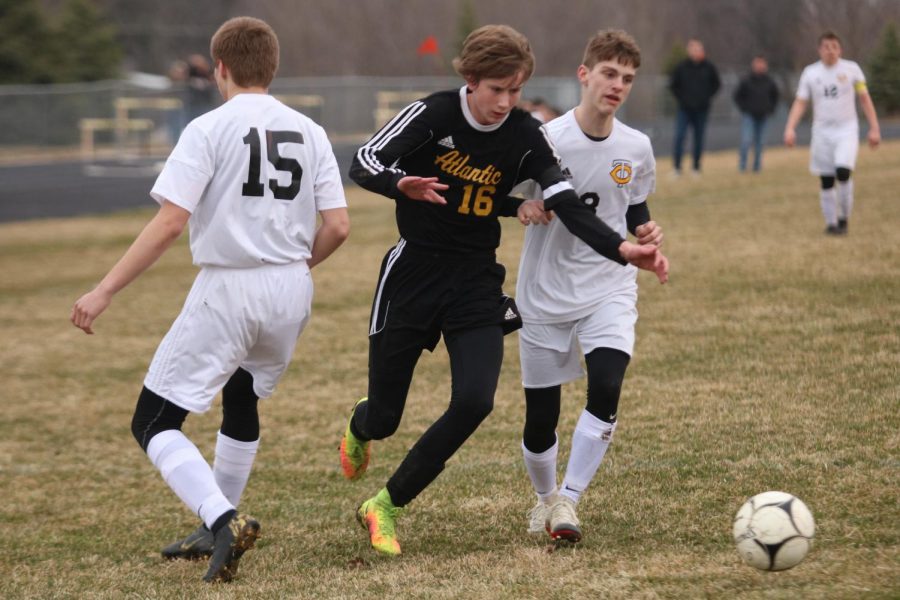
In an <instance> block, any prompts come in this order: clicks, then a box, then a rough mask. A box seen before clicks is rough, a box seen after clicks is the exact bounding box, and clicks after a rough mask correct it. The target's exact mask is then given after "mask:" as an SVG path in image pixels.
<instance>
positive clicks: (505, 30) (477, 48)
mask: <svg viewBox="0 0 900 600" xmlns="http://www.w3.org/2000/svg"><path fill="white" fill-rule="evenodd" d="M453 68H454V69H456V72H457V73H459V74H460V75H462V76H463V77H464V78H465V79H474V80H476V81H480V80H482V79H503V78H506V77H510V76H512V75H515V74H517V73H519V72H522V73H523V74H524V75H525V80H526V81H527V80H528V78H529V77H531V74H532V73H533V72H534V53H533V52H532V51H531V45H530V44H529V43H528V38H526V37H525V36H524V35H522V34H521V33H519V32H518V31H516V30H515V29H513V28H512V27H509V26H508V25H485V26H484V27H479V28H478V29H476V30H475V31H473V32H472V33H470V34H469V35H468V36H467V37H466V39H465V41H464V42H463V47H462V50H460V52H459V56H457V57H456V58H454V59H453Z"/></svg>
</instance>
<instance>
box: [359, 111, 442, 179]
mask: <svg viewBox="0 0 900 600" xmlns="http://www.w3.org/2000/svg"><path fill="white" fill-rule="evenodd" d="M425 108H426V106H425V103H424V102H413V103H412V104H410V105H409V106H407V107H406V108H404V109H403V110H401V111H400V112H399V113H397V114H396V115H395V116H394V118H393V119H391V120H390V121H388V123H387V125H385V126H384V127H382V129H381V131H379V132H378V133H376V134H375V135H374V136H373V137H372V139H370V140H369V141H368V142H366V143H365V145H363V146H362V147H360V149H359V150H358V151H357V153H356V157H357V159H358V160H359V163H360V164H361V165H362V166H363V167H365V169H366V170H367V171H369V172H370V173H371V174H373V175H377V174H379V173H381V172H382V171H385V170H388V169H386V168H385V166H384V165H382V164H381V162H380V161H379V160H378V157H377V156H376V155H375V153H376V152H378V151H379V150H381V149H382V148H384V147H385V146H386V145H387V144H388V142H390V141H391V140H392V139H394V138H395V137H396V136H398V135H399V134H401V133H402V132H403V130H404V129H405V128H406V126H407V125H409V123H410V121H412V120H413V119H415V118H416V117H417V116H419V115H420V114H421V113H422V111H424V110H425Z"/></svg>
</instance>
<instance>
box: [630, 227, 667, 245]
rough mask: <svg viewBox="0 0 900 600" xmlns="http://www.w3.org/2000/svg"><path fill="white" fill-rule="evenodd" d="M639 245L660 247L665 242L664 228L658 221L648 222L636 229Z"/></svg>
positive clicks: (635, 233)
mask: <svg viewBox="0 0 900 600" xmlns="http://www.w3.org/2000/svg"><path fill="white" fill-rule="evenodd" d="M634 235H635V236H636V237H637V243H638V244H640V245H641V246H659V245H661V244H662V241H663V232H662V227H660V226H659V225H657V224H656V221H647V222H646V223H643V224H642V225H638V226H637V227H635V229H634Z"/></svg>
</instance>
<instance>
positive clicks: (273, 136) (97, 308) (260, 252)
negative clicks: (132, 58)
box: [71, 17, 349, 581]
mask: <svg viewBox="0 0 900 600" xmlns="http://www.w3.org/2000/svg"><path fill="white" fill-rule="evenodd" d="M211 53H212V57H213V60H214V61H215V63H216V70H215V76H216V82H217V84H218V87H219V91H220V92H221V93H222V96H223V98H224V99H225V101H226V102H225V104H224V105H222V106H221V107H219V108H217V109H215V110H213V111H211V112H209V113H207V114H205V115H202V116H200V117H198V118H197V119H195V120H194V121H192V122H191V123H190V124H189V125H188V127H187V128H186V129H185V131H184V133H183V134H182V135H181V138H180V139H179V141H178V144H177V145H176V147H175V149H174V150H173V151H172V154H171V155H170V156H169V159H168V160H167V161H166V164H165V167H164V168H163V170H162V172H161V173H160V175H159V177H158V179H157V181H156V184H155V185H154V186H153V189H152V191H151V192H150V194H151V196H152V197H153V198H154V199H155V200H156V201H157V202H158V203H159V204H160V208H159V212H158V213H157V215H156V216H155V217H154V218H153V219H152V220H151V221H150V223H149V224H148V225H147V226H146V227H145V228H144V230H143V231H142V232H141V234H140V235H139V236H138V238H137V239H136V240H135V242H134V243H133V244H132V246H131V247H130V248H129V249H128V251H127V252H126V253H125V255H124V256H123V257H122V258H121V259H120V260H119V262H118V263H116V265H115V266H114V267H113V268H112V269H111V270H110V271H109V273H108V274H107V275H106V277H104V278H103V280H102V281H101V282H100V284H99V285H98V286H97V287H96V288H95V289H94V290H92V291H91V292H89V293H87V294H85V295H84V296H82V297H81V298H80V299H79V300H78V301H77V302H76V303H75V306H74V308H73V309H72V316H71V320H72V323H73V324H74V325H75V326H77V327H79V328H81V329H83V330H84V331H85V332H86V333H89V334H90V333H93V329H92V325H93V322H94V320H95V319H96V318H97V317H98V316H99V315H100V313H102V312H103V311H104V310H105V309H106V308H107V307H108V306H109V304H110V302H111V300H112V297H113V295H114V294H115V293H117V292H118V291H119V290H121V289H122V288H124V287H125V286H126V285H128V284H129V283H130V282H131V281H133V280H134V279H135V278H137V277H138V276H139V275H140V274H141V273H142V272H143V271H144V270H146V269H147V268H148V267H149V266H150V265H152V264H153V263H154V262H155V261H156V260H157V259H158V258H159V257H160V256H161V255H162V254H163V252H165V250H166V249H167V248H168V247H169V246H170V245H171V244H172V242H173V241H174V240H175V239H176V238H177V237H178V236H179V235H180V234H181V232H182V230H183V229H184V226H185V225H186V224H189V226H190V246H191V254H192V256H193V261H194V264H196V265H197V266H199V267H200V273H199V274H198V275H197V279H196V280H195V281H194V285H193V287H192V288H191V291H190V293H189V294H188V297H187V300H186V301H185V304H184V308H183V309H182V312H181V314H180V315H179V316H178V318H177V319H176V320H175V322H174V324H173V325H172V328H171V329H170V330H169V333H168V334H167V335H166V336H165V338H164V339H163V341H162V343H161V344H160V346H159V348H158V349H157V352H156V355H155V356H154V357H153V361H152V363H151V365H150V369H149V372H148V373H147V376H146V378H145V380H144V388H143V390H142V391H141V394H140V396H139V398H138V402H137V407H136V408H135V413H134V418H133V420H132V433H133V434H134V436H135V438H136V439H137V441H138V443H139V444H140V445H141V447H142V448H143V449H144V450H145V451H146V452H147V455H148V456H149V457H150V460H151V461H152V462H153V464H154V465H155V466H156V467H157V468H158V469H159V470H160V472H161V473H162V476H163V478H164V479H165V481H166V483H167V484H168V485H169V487H171V488H172V490H173V491H174V492H175V493H176V494H177V495H178V497H179V498H181V500H182V501H183V502H184V503H185V504H186V505H187V506H188V507H189V508H190V509H191V510H192V511H193V512H194V513H196V514H198V515H199V516H200V518H201V519H202V521H203V525H202V526H201V528H200V529H198V530H197V531H195V532H194V533H192V534H191V535H190V536H188V537H187V538H186V539H185V540H183V541H181V542H177V543H176V544H173V545H172V546H170V547H168V548H166V549H165V550H164V551H163V555H164V556H166V557H168V558H179V557H182V558H195V557H198V556H203V555H210V556H211V559H210V564H209V569H208V571H207V573H206V575H205V576H204V580H206V581H229V580H230V579H232V578H233V576H234V574H235V570H236V569H237V565H238V560H239V559H240V557H241V555H242V554H243V553H244V552H245V551H246V550H248V549H249V548H251V547H252V546H253V544H254V541H255V539H256V536H257V535H258V533H259V523H258V522H257V521H256V520H255V519H253V518H252V517H249V516H247V515H244V514H238V513H237V511H236V508H235V507H236V506H237V505H238V502H239V500H240V496H241V494H242V492H243V490H244V487H245V486H246V484H247V480H248V478H249V476H250V470H251V468H252V466H253V460H254V457H255V455H256V451H257V448H258V446H259V415H258V413H257V400H258V399H259V398H265V397H268V396H270V395H271V394H272V392H273V390H274V388H275V385H276V383H277V382H278V380H279V378H280V377H281V375H282V374H283V373H284V370H285V369H286V368H287V365H288V363H289V361H290V359H291V356H292V355H293V352H294V348H295V346H296V342H297V338H298V336H299V335H300V333H301V331H302V330H303V328H304V326H305V325H306V323H307V321H308V319H309V316H310V308H311V304H312V293H313V285H312V279H311V276H310V272H309V269H310V268H311V267H313V266H314V265H316V264H318V263H319V262H321V261H322V260H324V259H325V258H327V257H328V256H329V255H330V254H331V253H332V252H334V250H336V249H337V248H338V246H340V244H341V243H342V242H343V241H344V240H345V239H346V237H347V235H348V233H349V219H348V215H347V208H346V206H347V204H346V200H345V198H344V192H343V187H342V185H341V180H340V174H339V170H338V166H337V161H336V160H335V158H334V153H333V151H332V149H331V144H330V143H329V141H328V138H327V137H326V136H325V132H324V130H323V129H322V128H321V127H319V126H318V125H316V124H315V123H313V122H312V121H311V120H310V119H308V118H307V117H305V116H303V115H302V114H300V113H298V112H296V111H294V110H292V109H290V108H288V107H287V106H285V105H283V104H281V103H280V102H278V101H277V100H276V99H274V98H272V97H271V96H269V95H268V87H269V84H270V83H271V81H272V79H273V78H274V76H275V71H276V69H277V67H278V38H277V37H276V36H275V32H274V31H272V29H271V28H270V27H269V26H268V25H267V24H266V23H265V22H263V21H260V20H258V19H252V18H249V17H238V18H235V19H231V20H229V21H226V22H225V24H223V25H222V27H220V28H219V30H218V31H217V32H216V33H215V35H214V36H213V38H212V42H211ZM317 215H320V216H321V218H322V223H321V225H319V226H318V228H317V226H316V218H317ZM220 390H221V391H222V412H223V415H222V427H221V429H220V431H219V434H218V439H217V443H216V450H215V462H214V465H213V467H212V468H210V466H209V464H208V463H207V462H206V461H205V460H204V458H203V456H202V455H201V454H200V452H199V450H198V449H197V447H196V446H195V445H194V444H193V443H192V442H191V441H190V440H189V439H188V438H187V437H186V436H185V435H184V434H183V433H182V432H181V426H182V424H183V422H184V420H185V417H186V416H187V414H188V412H195V413H199V412H205V411H207V410H209V408H210V405H211V403H212V400H213V398H214V397H215V395H216V394H218V393H219V391H220Z"/></svg>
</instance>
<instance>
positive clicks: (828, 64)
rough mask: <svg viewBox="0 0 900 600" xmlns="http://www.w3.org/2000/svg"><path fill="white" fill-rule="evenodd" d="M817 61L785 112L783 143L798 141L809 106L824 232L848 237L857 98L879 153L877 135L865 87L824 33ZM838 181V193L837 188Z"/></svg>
mask: <svg viewBox="0 0 900 600" xmlns="http://www.w3.org/2000/svg"><path fill="white" fill-rule="evenodd" d="M819 58H820V59H821V60H820V61H818V62H816V63H813V64H811V65H809V66H807V67H806V68H805V69H803V73H802V74H801V76H800V83H799V84H798V86H797V96H796V98H795V99H794V103H793V105H791V110H790V112H789V113H788V120H787V124H786V125H785V128H784V143H785V144H786V145H787V146H793V145H794V144H795V143H796V141H797V134H796V128H797V123H799V122H800V119H801V117H803V113H804V112H806V107H807V105H808V104H810V103H812V108H813V125H812V142H811V143H810V161H809V170H810V172H812V174H813V175H818V176H819V177H820V180H821V190H820V191H819V201H820V204H821V207H822V215H823V216H824V217H825V225H826V227H825V233H826V234H829V235H843V234H846V233H847V221H848V220H849V218H850V213H851V212H852V210H853V181H852V180H851V179H850V175H851V173H852V172H853V169H854V167H855V166H856V155H857V152H858V151H859V123H858V119H857V116H856V97H857V96H859V104H860V106H861V107H862V109H863V114H864V115H865V116H866V120H868V122H869V133H868V136H867V138H868V142H869V146H871V147H872V148H877V147H878V144H879V143H880V142H881V130H880V128H879V125H878V116H877V114H876V113H875V105H874V104H873V103H872V98H871V97H870V96H869V92H868V90H867V88H866V78H865V76H864V75H863V72H862V69H860V68H859V65H858V64H856V63H855V62H853V61H850V60H844V59H842V58H841V41H840V39H839V38H838V37H837V35H835V34H834V33H832V32H830V31H828V32H825V33H823V34H822V35H821V36H820V37H819ZM835 180H837V189H835Z"/></svg>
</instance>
